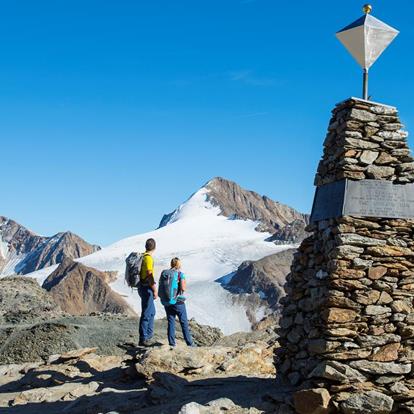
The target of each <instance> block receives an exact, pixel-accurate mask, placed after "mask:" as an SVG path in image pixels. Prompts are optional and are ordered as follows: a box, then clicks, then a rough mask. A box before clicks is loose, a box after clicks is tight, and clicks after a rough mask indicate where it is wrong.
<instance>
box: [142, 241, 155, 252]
mask: <svg viewBox="0 0 414 414" xmlns="http://www.w3.org/2000/svg"><path fill="white" fill-rule="evenodd" d="M156 246H157V244H156V243H155V240H154V239H148V240H147V241H146V242H145V250H146V251H147V252H151V251H152V250H155V247H156Z"/></svg>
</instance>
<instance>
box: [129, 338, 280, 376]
mask: <svg viewBox="0 0 414 414" xmlns="http://www.w3.org/2000/svg"><path fill="white" fill-rule="evenodd" d="M136 358H137V361H138V362H137V363H136V365H135V368H136V371H137V373H138V374H139V375H140V376H143V377H145V378H146V379H151V378H152V377H153V375H154V374H155V373H157V372H166V373H169V374H174V375H177V376H180V377H182V378H189V377H190V378H196V377H203V376H235V375H244V376H259V377H271V376H273V375H275V368H274V363H273V349H272V348H268V346H267V345H266V344H264V343H257V344H247V345H245V346H243V347H239V348H230V347H220V346H218V347H214V348H204V347H198V348H193V347H184V345H182V346H181V345H180V346H177V347H176V348H170V347H169V346H166V345H165V346H161V347H156V348H151V349H148V350H146V351H144V352H143V353H139V354H138V355H137V357H136Z"/></svg>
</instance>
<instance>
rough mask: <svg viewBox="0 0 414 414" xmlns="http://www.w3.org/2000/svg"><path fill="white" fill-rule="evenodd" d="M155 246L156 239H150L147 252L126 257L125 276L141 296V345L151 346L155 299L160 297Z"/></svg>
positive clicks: (146, 246) (147, 242)
mask: <svg viewBox="0 0 414 414" xmlns="http://www.w3.org/2000/svg"><path fill="white" fill-rule="evenodd" d="M155 247H156V243H155V240H154V239H148V240H147V241H146V242H145V253H143V254H137V253H131V254H130V255H129V256H128V258H127V259H126V263H127V269H126V274H125V278H126V281H127V284H128V285H129V286H131V287H132V288H137V289H138V294H139V296H140V297H141V317H140V320H139V346H149V345H150V341H151V338H152V336H153V335H154V319H155V305H154V300H156V299H157V298H158V293H157V286H156V284H155V279H154V259H153V258H152V254H153V253H154V251H155ZM138 277H139V279H138Z"/></svg>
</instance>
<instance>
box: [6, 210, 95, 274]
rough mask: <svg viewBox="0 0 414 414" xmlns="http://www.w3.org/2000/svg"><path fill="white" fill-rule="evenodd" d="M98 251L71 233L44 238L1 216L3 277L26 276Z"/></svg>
mask: <svg viewBox="0 0 414 414" xmlns="http://www.w3.org/2000/svg"><path fill="white" fill-rule="evenodd" d="M99 249H100V247H99V246H95V245H91V244H89V243H87V242H86V241H85V240H83V239H82V238H80V237H79V236H77V235H76V234H73V233H71V232H64V233H58V234H56V235H54V236H52V237H43V236H39V235H37V234H35V233H33V232H32V231H30V230H28V229H26V228H25V227H23V226H22V225H20V224H18V223H16V222H15V221H14V220H10V219H8V218H6V217H3V216H0V275H8V274H13V273H17V274H27V273H30V272H33V271H35V270H38V269H42V268H44V267H48V266H51V265H54V264H57V263H60V262H61V261H62V260H63V258H64V257H69V258H72V259H77V258H79V257H82V256H86V255H88V254H91V253H94V252H96V251H97V250H99Z"/></svg>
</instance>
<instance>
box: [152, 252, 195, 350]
mask: <svg viewBox="0 0 414 414" xmlns="http://www.w3.org/2000/svg"><path fill="white" fill-rule="evenodd" d="M185 290H186V276H185V275H184V273H182V272H181V261H180V259H179V258H178V257H174V259H172V260H171V268H170V269H168V270H163V272H162V273H161V277H160V281H159V295H160V299H161V303H162V304H163V305H164V308H165V312H166V314H167V320H168V343H169V344H170V346H172V347H174V346H175V318H176V316H178V320H179V321H180V325H181V329H182V331H183V336H184V340H185V342H186V344H187V345H188V346H194V343H193V338H192V337H191V332H190V328H189V326H188V319H187V310H186V307H185V296H184V292H185Z"/></svg>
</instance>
